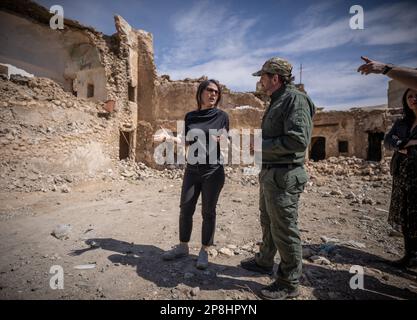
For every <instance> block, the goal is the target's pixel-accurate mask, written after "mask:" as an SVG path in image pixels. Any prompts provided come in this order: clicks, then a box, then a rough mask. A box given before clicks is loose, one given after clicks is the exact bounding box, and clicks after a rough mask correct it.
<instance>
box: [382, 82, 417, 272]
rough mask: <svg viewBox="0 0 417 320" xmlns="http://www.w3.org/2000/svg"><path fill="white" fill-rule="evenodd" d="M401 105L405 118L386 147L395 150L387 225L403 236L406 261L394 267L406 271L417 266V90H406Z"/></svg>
mask: <svg viewBox="0 0 417 320" xmlns="http://www.w3.org/2000/svg"><path fill="white" fill-rule="evenodd" d="M402 104H403V113H404V117H403V118H402V119H399V120H397V121H396V122H395V123H394V125H393V127H392V129H391V130H390V131H389V132H388V134H387V135H386V136H385V139H384V144H385V147H386V148H387V149H389V150H394V155H393V157H392V160H391V174H392V180H393V182H392V193H391V204H390V208H389V215H388V222H389V223H390V224H391V226H392V227H393V228H394V229H396V230H398V231H400V232H402V233H403V235H404V251H405V255H404V257H403V258H401V259H400V260H396V261H392V262H391V264H392V265H393V266H395V267H400V268H406V267H412V266H415V265H417V260H416V258H417V256H416V255H417V201H416V197H417V91H416V90H412V89H407V91H406V92H405V93H404V95H403V99H402Z"/></svg>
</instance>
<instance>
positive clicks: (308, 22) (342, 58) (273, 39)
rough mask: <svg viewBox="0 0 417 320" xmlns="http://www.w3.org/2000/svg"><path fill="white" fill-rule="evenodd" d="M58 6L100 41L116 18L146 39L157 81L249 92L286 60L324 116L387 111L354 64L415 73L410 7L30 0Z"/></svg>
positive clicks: (378, 88)
mask: <svg viewBox="0 0 417 320" xmlns="http://www.w3.org/2000/svg"><path fill="white" fill-rule="evenodd" d="M37 2H38V3H40V4H42V5H44V6H45V7H47V8H49V7H50V6H52V5H54V4H60V5H62V6H63V8H64V14H65V17H66V18H71V19H75V20H78V21H79V22H81V23H82V24H85V25H89V26H92V27H94V28H95V29H97V30H98V31H101V32H103V33H105V34H108V35H111V34H113V33H114V32H115V27H114V22H113V16H114V14H119V15H121V16H122V17H123V18H124V19H125V20H126V21H128V22H129V24H130V25H131V26H132V27H134V28H136V29H142V30H146V31H148V32H151V33H152V34H153V37H154V52H155V63H156V66H157V71H158V74H160V75H161V74H169V75H170V76H171V79H174V80H178V79H184V78H187V77H188V78H198V77H200V76H202V75H206V76H208V77H209V78H215V79H218V80H220V82H221V83H223V84H225V85H227V86H228V87H229V88H230V89H232V90H234V91H243V92H245V91H254V89H255V86H256V81H257V79H258V78H256V77H252V76H251V73H252V72H254V71H257V70H258V69H259V68H260V67H261V66H262V64H263V62H264V61H265V60H266V59H268V58H270V57H273V56H280V57H284V58H287V59H288V60H289V61H290V62H291V63H292V64H293V66H294V71H293V73H294V75H295V82H296V83H298V82H299V66H300V64H301V63H302V64H303V78H302V81H303V83H304V84H305V88H306V90H307V92H308V94H309V95H310V96H311V97H312V99H313V101H314V102H315V103H316V105H318V106H321V107H325V108H326V109H335V110H337V109H346V108H350V107H361V106H372V105H378V104H384V103H387V88H388V79H387V78H386V77H383V76H380V75H368V76H362V75H360V74H359V73H357V72H356V69H357V67H358V66H359V65H360V64H361V60H360V56H361V55H367V56H369V57H370V58H374V59H377V60H380V61H384V62H391V63H395V64H402V65H408V66H414V67H417V23H416V21H417V18H416V15H417V3H415V1H384V0H382V1H372V0H368V1H360V0H359V1H358V2H351V1H345V0H336V1H301V0H300V1H298V0H275V1H272V0H270V1H266V0H265V1H264V0H258V1H242V0H236V1H235V0H198V1H191V0H164V1H163V0H137V1H135V0H120V1H103V0H101V1H99V0H89V1H85V0H71V1H59V0H51V1H50V0H38V1H37ZM355 4H357V5H361V6H362V7H363V9H364V23H365V25H364V29H363V30H352V29H350V27H349V20H350V18H351V17H352V16H353V14H350V13H349V9H350V7H351V6H352V5H355Z"/></svg>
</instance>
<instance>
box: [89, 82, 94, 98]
mask: <svg viewBox="0 0 417 320" xmlns="http://www.w3.org/2000/svg"><path fill="white" fill-rule="evenodd" d="M92 97H94V85H93V84H88V85H87V98H92Z"/></svg>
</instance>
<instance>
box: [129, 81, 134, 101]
mask: <svg viewBox="0 0 417 320" xmlns="http://www.w3.org/2000/svg"><path fill="white" fill-rule="evenodd" d="M128 95H129V101H131V102H136V87H132V86H131V85H129V87H128Z"/></svg>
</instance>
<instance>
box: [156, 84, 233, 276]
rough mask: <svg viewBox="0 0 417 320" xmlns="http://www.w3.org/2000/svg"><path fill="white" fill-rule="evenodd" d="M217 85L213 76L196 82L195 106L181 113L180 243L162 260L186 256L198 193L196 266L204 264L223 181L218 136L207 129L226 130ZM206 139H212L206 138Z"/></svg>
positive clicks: (166, 253)
mask: <svg viewBox="0 0 417 320" xmlns="http://www.w3.org/2000/svg"><path fill="white" fill-rule="evenodd" d="M220 99H221V88H220V85H219V83H218V82H217V81H215V80H205V81H203V82H202V83H200V85H199V87H198V90H197V94H196V100H197V110H195V111H191V112H189V113H187V114H186V115H185V138H186V145H187V146H188V154H187V166H186V169H185V172H184V180H183V184H182V190H181V201H180V219H179V229H180V230H179V238H180V239H179V240H180V243H179V244H178V245H176V246H174V247H173V248H172V249H171V250H169V251H166V252H165V253H164V254H163V259H164V260H173V259H177V258H180V257H184V256H187V255H188V253H189V248H188V242H189V241H190V237H191V231H192V226H193V215H194V211H195V207H196V204H197V200H198V197H199V196H200V193H201V197H202V215H203V225H202V235H201V243H202V246H201V250H200V253H199V256H198V260H197V268H199V269H206V268H207V267H208V248H209V246H210V245H212V244H213V238H214V231H215V229H216V205H217V201H218V199H219V195H220V191H221V190H222V188H223V185H224V181H225V174H224V168H223V164H222V161H221V154H220V143H219V139H220V137H219V136H218V135H216V134H213V131H212V132H209V130H210V129H215V130H218V131H219V132H220V131H222V130H226V131H228V130H229V117H228V115H227V113H225V112H224V111H222V110H220V109H218V108H217V105H218V103H219V101H220ZM210 139H211V140H212V141H211V142H210Z"/></svg>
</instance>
